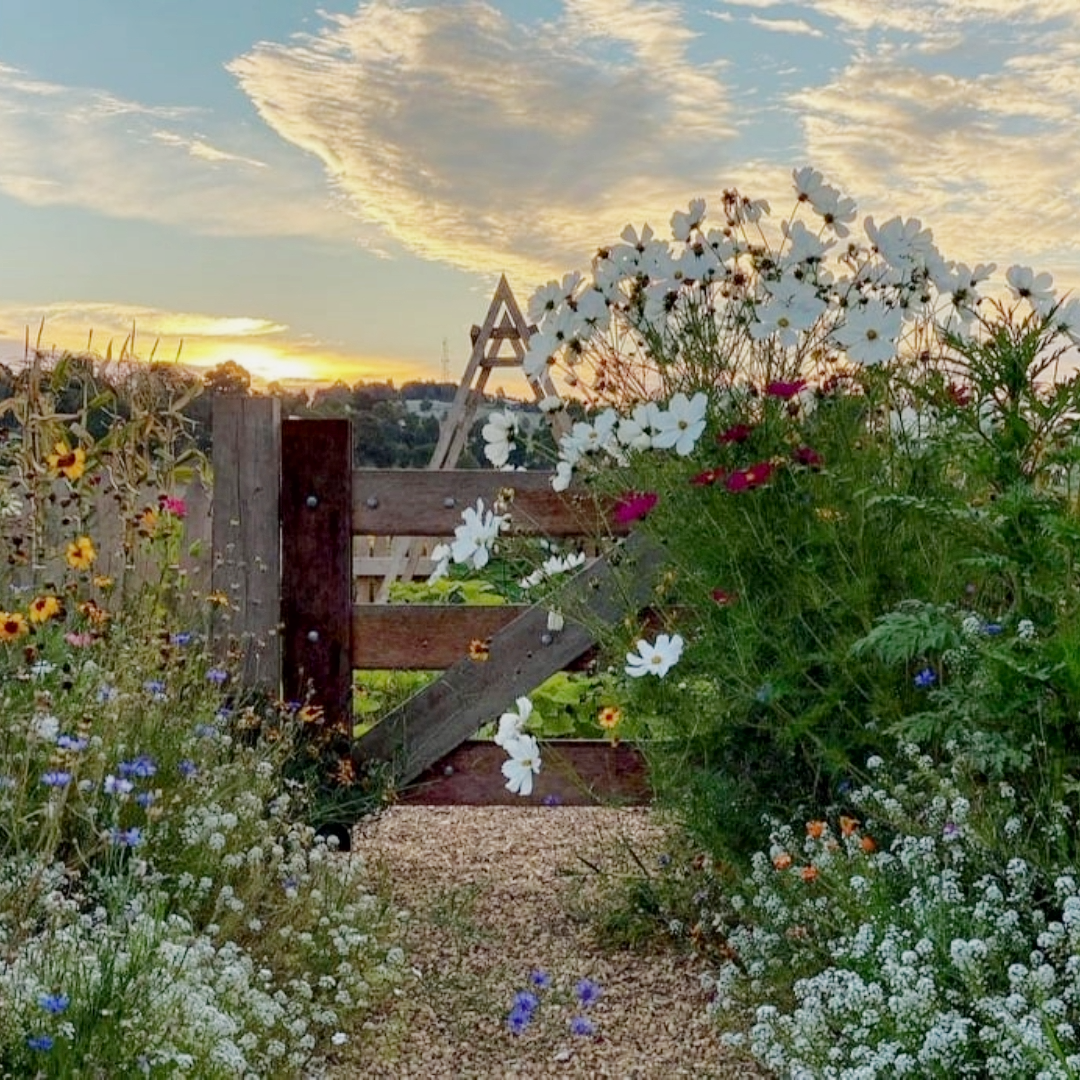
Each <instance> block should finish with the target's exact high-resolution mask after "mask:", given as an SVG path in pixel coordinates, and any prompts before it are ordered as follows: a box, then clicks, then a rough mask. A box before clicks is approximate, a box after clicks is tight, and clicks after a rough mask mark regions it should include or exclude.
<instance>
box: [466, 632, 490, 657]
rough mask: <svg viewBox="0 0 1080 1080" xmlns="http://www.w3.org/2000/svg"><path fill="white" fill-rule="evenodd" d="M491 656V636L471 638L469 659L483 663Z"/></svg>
mask: <svg viewBox="0 0 1080 1080" xmlns="http://www.w3.org/2000/svg"><path fill="white" fill-rule="evenodd" d="M490 657H491V638H473V639H472V641H470V642H469V659H470V660H476V661H477V662H478V663H483V662H484V661H485V660H487V659H489V658H490Z"/></svg>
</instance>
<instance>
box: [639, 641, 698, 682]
mask: <svg viewBox="0 0 1080 1080" xmlns="http://www.w3.org/2000/svg"><path fill="white" fill-rule="evenodd" d="M683 644H684V642H683V639H682V637H681V635H679V634H672V635H670V636H669V635H667V634H661V635H660V636H659V637H658V638H657V639H656V642H655V644H651V645H650V644H649V642H647V641H645V640H644V639H643V640H641V641H639V642H637V644H636V645H635V646H634V648H636V649H637V652H631V653H627V654H626V674H627V675H629V676H630V677H631V678H634V679H637V678H640V677H641V676H642V675H655V676H656V677H657V678H658V679H662V678H663V677H664V676H665V675H666V674H667V673H668V672H669V671H670V670H671V669H672V668H673V667H674V666H675V665H676V664H677V663H678V662H679V657H680V656H682V652H683Z"/></svg>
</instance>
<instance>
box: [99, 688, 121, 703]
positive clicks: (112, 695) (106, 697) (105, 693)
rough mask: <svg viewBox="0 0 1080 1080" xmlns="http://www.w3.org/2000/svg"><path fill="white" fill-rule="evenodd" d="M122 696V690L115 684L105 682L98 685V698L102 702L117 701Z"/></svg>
mask: <svg viewBox="0 0 1080 1080" xmlns="http://www.w3.org/2000/svg"><path fill="white" fill-rule="evenodd" d="M119 696H120V691H119V690H117V689H116V687H115V686H109V684H108V683H104V684H102V685H101V686H99V687H98V692H97V699H98V701H101V702H106V701H115V700H116V699H117V698H118V697H119Z"/></svg>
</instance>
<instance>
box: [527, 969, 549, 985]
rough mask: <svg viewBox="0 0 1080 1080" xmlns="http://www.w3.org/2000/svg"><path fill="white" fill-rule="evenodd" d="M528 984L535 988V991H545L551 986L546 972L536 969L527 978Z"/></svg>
mask: <svg viewBox="0 0 1080 1080" xmlns="http://www.w3.org/2000/svg"><path fill="white" fill-rule="evenodd" d="M529 982H531V983H532V984H533V986H535V987H536V988H537V990H546V989H547V988H548V987H549V986H550V985H551V976H550V975H549V974H548V973H547V972H546V971H541V970H540V969H539V968H537V970H536V971H534V972H533V973H532V974H531V975H530V976H529Z"/></svg>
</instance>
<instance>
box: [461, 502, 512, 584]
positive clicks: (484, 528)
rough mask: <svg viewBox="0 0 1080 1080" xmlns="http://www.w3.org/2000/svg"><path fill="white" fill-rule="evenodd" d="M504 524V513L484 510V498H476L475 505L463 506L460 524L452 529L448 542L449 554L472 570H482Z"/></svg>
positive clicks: (505, 521) (505, 520)
mask: <svg viewBox="0 0 1080 1080" xmlns="http://www.w3.org/2000/svg"><path fill="white" fill-rule="evenodd" d="M506 525H507V519H506V517H505V516H504V515H502V514H496V513H495V512H494V511H492V510H485V509H484V500H483V499H477V500H476V506H475V507H472V506H469V507H466V508H465V511H464V512H463V513H462V515H461V524H460V525H459V526H458V527H457V528H456V529H455V530H454V540H453V542H452V543H451V544H450V554H451V555H452V556H453V559H454V562H456V563H465V564H466V565H471V566H472V568H473V569H474V570H482V569H483V568H484V567H485V566H487V563H488V559H489V558H490V557H491V548H492V546H493V545H494V543H495V541H496V540H497V539H498V536H499V533H500V531H501V530H502V529H503V528H505V527H506Z"/></svg>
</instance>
